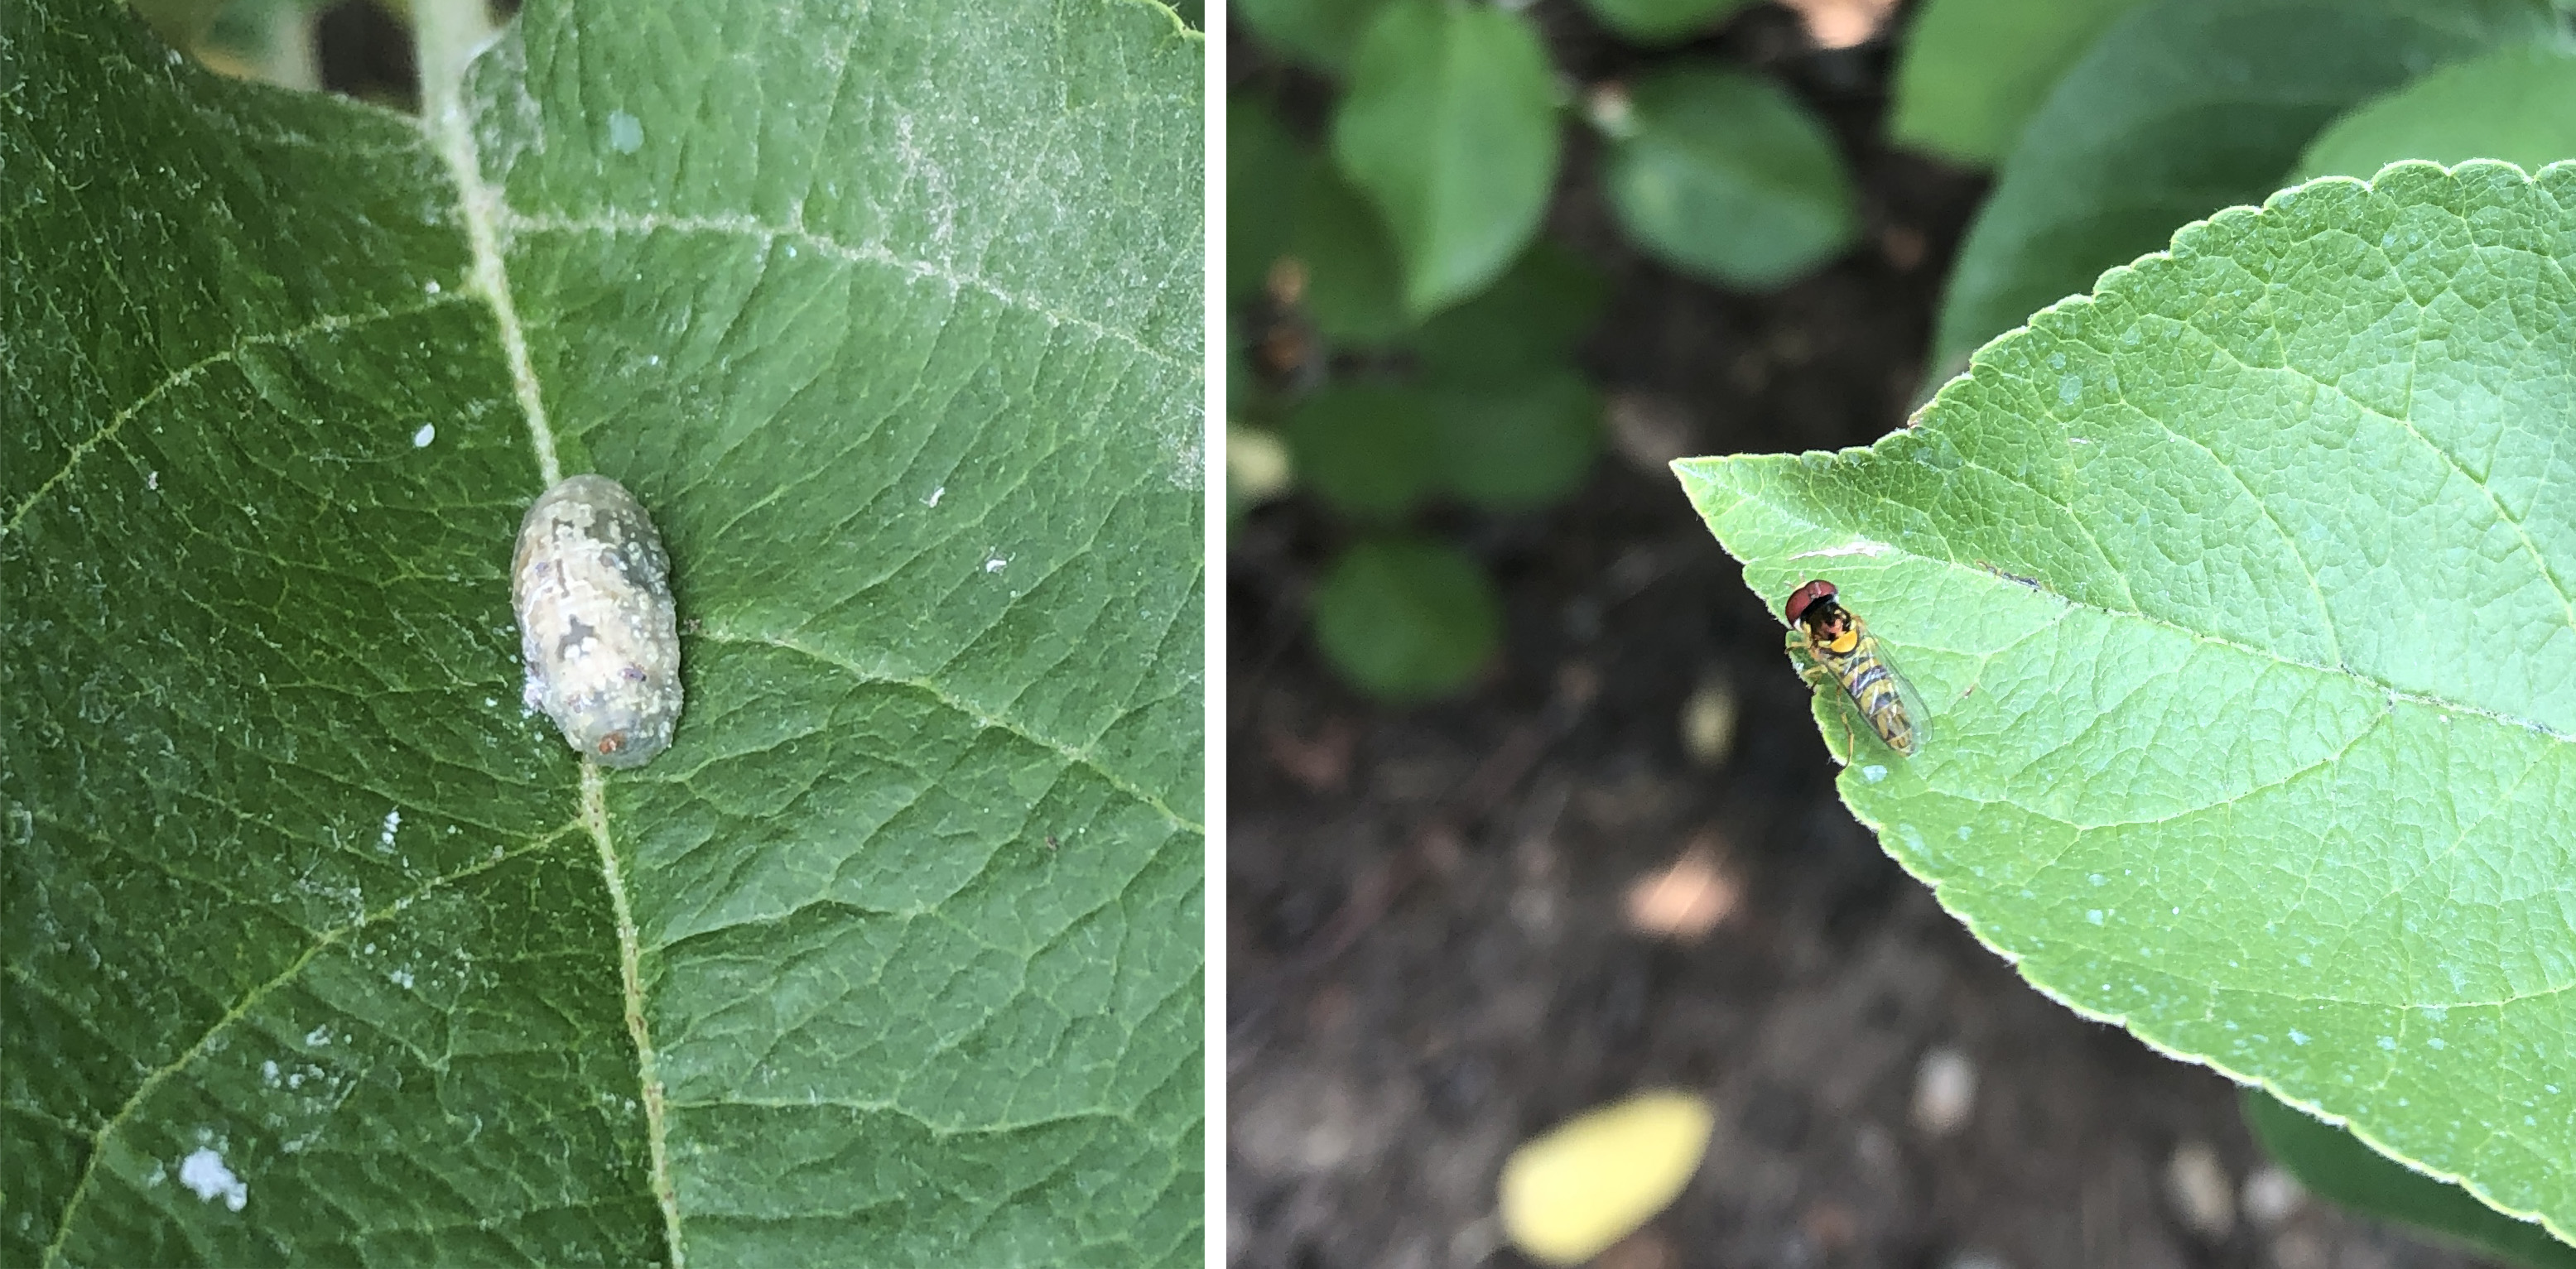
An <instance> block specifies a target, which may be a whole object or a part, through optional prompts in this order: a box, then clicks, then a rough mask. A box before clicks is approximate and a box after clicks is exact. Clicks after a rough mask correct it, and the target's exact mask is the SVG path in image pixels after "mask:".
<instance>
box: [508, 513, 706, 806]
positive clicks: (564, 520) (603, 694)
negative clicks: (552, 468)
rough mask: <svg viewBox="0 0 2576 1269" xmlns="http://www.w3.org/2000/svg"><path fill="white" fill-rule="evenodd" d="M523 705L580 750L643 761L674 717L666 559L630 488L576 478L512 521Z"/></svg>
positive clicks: (675, 671)
mask: <svg viewBox="0 0 2576 1269" xmlns="http://www.w3.org/2000/svg"><path fill="white" fill-rule="evenodd" d="M510 599H511V603H512V606H514V607H515V608H517V609H518V613H519V655H520V657H521V659H523V660H524V661H525V662H526V663H527V667H528V685H527V702H528V706H529V708H531V709H541V710H544V711H545V712H546V716H547V717H549V718H552V719H553V720H555V726H557V727H559V728H561V729H562V730H563V737H564V740H565V741H566V742H567V743H569V744H571V745H572V747H573V748H574V749H576V750H578V751H580V752H581V754H582V755H583V756H584V757H587V758H590V759H591V760H593V761H595V762H598V763H599V764H600V765H602V766H609V767H640V766H642V765H644V764H645V763H646V762H648V761H650V760H651V759H652V757H653V755H655V754H658V753H660V752H662V751H663V750H664V749H667V748H669V747H670V745H671V728H672V726H673V725H674V724H675V723H677V722H678V721H679V718H680V636H679V630H678V620H677V618H678V612H677V606H676V605H675V604H674V603H673V602H672V599H671V559H670V557H669V556H668V555H666V554H664V553H663V551H662V535H661V534H659V533H656V532H654V530H653V521H652V520H651V519H650V518H648V517H646V516H645V514H644V507H643V505H642V504H640V503H638V502H636V501H635V495H633V494H630V493H628V492H626V487H625V486H623V485H620V484H618V483H617V482H616V481H614V480H610V479H609V478H608V477H606V476H573V477H569V478H567V479H565V480H563V481H561V482H558V483H557V484H556V485H555V487H554V488H552V489H549V490H547V491H545V493H544V494H543V495H541V496H539V497H538V499H537V501H536V504H535V505H533V506H531V507H529V508H528V515H527V518H526V519H525V520H522V521H520V523H519V549H518V553H517V555H516V556H515V557H514V558H513V559H512V560H511V563H510Z"/></svg>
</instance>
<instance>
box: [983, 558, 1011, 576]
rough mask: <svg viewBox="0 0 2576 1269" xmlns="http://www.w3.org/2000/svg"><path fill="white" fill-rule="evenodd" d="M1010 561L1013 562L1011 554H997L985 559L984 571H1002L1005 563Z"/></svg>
mask: <svg viewBox="0 0 2576 1269" xmlns="http://www.w3.org/2000/svg"><path fill="white" fill-rule="evenodd" d="M1010 562H1011V560H1010V557H1009V556H1006V555H996V556H994V557H993V558H991V559H989V560H986V561H984V571H985V572H987V573H998V572H1001V571H1002V568H1003V566H1005V565H1007V564H1009V563H1010Z"/></svg>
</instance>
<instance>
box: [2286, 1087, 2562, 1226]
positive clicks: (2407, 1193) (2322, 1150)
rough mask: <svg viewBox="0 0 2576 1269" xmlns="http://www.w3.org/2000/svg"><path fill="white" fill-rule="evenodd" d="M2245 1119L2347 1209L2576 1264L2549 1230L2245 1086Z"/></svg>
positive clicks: (2303, 1176)
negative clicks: (2486, 1202) (2515, 1217)
mask: <svg viewBox="0 0 2576 1269" xmlns="http://www.w3.org/2000/svg"><path fill="white" fill-rule="evenodd" d="M2245 1122H2246V1124H2247V1125H2248V1126H2249V1127H2251V1128H2252V1129H2253V1130H2254V1135H2255V1137H2256V1139H2258V1140H2260V1141H2261V1142H2262V1143H2263V1149H2264V1151H2265V1152H2266V1153H2268V1154H2270V1155H2271V1156H2272V1157H2273V1158H2274V1159H2277V1160H2279V1161H2280V1163H2281V1166H2283V1167H2285V1168H2288V1169H2289V1170H2290V1173H2291V1175H2293V1176H2296V1177H2297V1178H2298V1179H2299V1181H2300V1183H2301V1184H2303V1185H2305V1186H2307V1187H2308V1188H2309V1189H2310V1190H2313V1191H2315V1192H2316V1193H2318V1194H2321V1195H2323V1196H2325V1197H2326V1198H2328V1199H2331V1200H2333V1201H2335V1202H2337V1203H2341V1204H2343V1205H2345V1206H2346V1207H2352V1208H2357V1209H2359V1210H2361V1211H2363V1212H2366V1213H2368V1214H2369V1215H2371V1216H2374V1217H2377V1218H2379V1219H2381V1220H2390V1221H2403V1222H2405V1223H2407V1224H2410V1225H2415V1226H2418V1227H2420V1228H2423V1229H2427V1230H2430V1231H2432V1232H2434V1233H2437V1234H2441V1235H2444V1236H2446V1237H2450V1238H2455V1239H2458V1240H2459V1241H2461V1242H2464V1243H2467V1244H2468V1245H2469V1246H2471V1247H2475V1248H2477V1249H2478V1250H2479V1251H2482V1252H2484V1253H2486V1254H2488V1255H2490V1256H2494V1257H2497V1258H2499V1259H2502V1260H2506V1261H2510V1262H2512V1263H2514V1264H2517V1265H2526V1266H2530V1269H2568V1267H2569V1266H2576V1247H2570V1246H2568V1245H2567V1244H2566V1243H2562V1242H2560V1241H2558V1240H2557V1239H2555V1238H2552V1237H2550V1236H2549V1233H2548V1231H2547V1230H2544V1229H2542V1228H2541V1227H2539V1226H2538V1225H2534V1224H2531V1223H2530V1222H2528V1221H2518V1220H2515V1219H2513V1218H2512V1217H2510V1216H2507V1215H2505V1214H2504V1213H2502V1212H2499V1211H2497V1210H2495V1209H2494V1208H2492V1207H2488V1206H2487V1205H2486V1204H2484V1203H2480V1202H2479V1201H2477V1200H2476V1199H2473V1198H2470V1197H2469V1195H2468V1192H2467V1191H2465V1190H2462V1189H2461V1188H2460V1187H2458V1186H2456V1185H2453V1184H2450V1183H2448V1182H2446V1181H2440V1180H2436V1179H2435V1178H2433V1177H2429V1176H2426V1175H2424V1174H2423V1173H2421V1172H2417V1171H2415V1170H2414V1169H2412V1168H2409V1167H2407V1166H2406V1165H2404V1164H2402V1163H2399V1162H2397V1161H2396V1160H2394V1159H2391V1158H2389V1157H2388V1156H2386V1155H2383V1154H2380V1153H2379V1152H2377V1151H2375V1150H2372V1149H2371V1148H2370V1147H2368V1146H2366V1145H2363V1144H2362V1143H2361V1142H2360V1141H2359V1140H2357V1139H2355V1138H2354V1137H2353V1135H2352V1134H2351V1133H2348V1132H2345V1131H2344V1130H2342V1129H2340V1128H2337V1127H2335V1126H2334V1125H2332V1124H2329V1123H2326V1122H2324V1121H2323V1120H2320V1119H2317V1118H2315V1117H2314V1116H2311V1115H2308V1114H2306V1113H2304V1112H2302V1111H2299V1110H2296V1109H2293V1108H2291V1107H2289V1106H2286V1105H2283V1104H2282V1103H2281V1101H2280V1099H2279V1098H2276V1097H2273V1096H2271V1095H2270V1094H2267V1093H2264V1092H2261V1091H2259V1090H2256V1089H2250V1088H2249V1089H2247V1090H2245Z"/></svg>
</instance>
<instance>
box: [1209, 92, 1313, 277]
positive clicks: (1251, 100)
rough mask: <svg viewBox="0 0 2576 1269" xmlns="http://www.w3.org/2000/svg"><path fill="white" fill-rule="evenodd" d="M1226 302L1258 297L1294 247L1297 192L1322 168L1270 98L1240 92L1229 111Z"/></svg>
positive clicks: (1227, 130) (1227, 109) (1226, 184)
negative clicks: (1309, 172) (1312, 170)
mask: <svg viewBox="0 0 2576 1269" xmlns="http://www.w3.org/2000/svg"><path fill="white" fill-rule="evenodd" d="M1225 153H1226V157H1225V290H1226V300H1227V302H1228V303H1232V304H1244V303H1249V302H1250V301H1252V300H1254V299H1256V298H1258V297H1259V296H1260V295H1261V288H1262V285H1263V283H1264V281H1265V280H1266V279H1267V277H1268V276H1269V273H1270V266H1271V265H1272V264H1273V263H1275V262H1276V261H1277V260H1278V259H1279V257H1281V256H1283V255H1286V254H1287V253H1288V251H1289V242H1290V239H1291V238H1292V236H1293V235H1294V234H1295V232H1296V225H1297V218H1296V214H1295V213H1296V207H1297V195H1298V191H1299V190H1300V189H1301V188H1302V187H1303V186H1304V184H1305V181H1306V171H1307V169H1308V168H1309V167H1313V166H1317V165H1318V164H1317V162H1316V160H1315V157H1314V156H1313V155H1312V154H1310V153H1308V152H1307V150H1306V148H1305V147H1304V146H1303V145H1300V144H1299V143H1298V141H1297V138H1296V137H1295V136H1293V135H1291V134H1290V133H1289V131H1288V125H1286V124H1284V123H1281V122H1280V121H1279V114H1278V112H1277V111H1275V110H1273V109H1271V106H1270V101H1269V99H1268V98H1265V97H1261V96H1258V95H1255V94H1251V93H1236V94H1235V95H1234V96H1233V97H1232V98H1231V99H1229V100H1228V101H1227V102H1226V115H1225Z"/></svg>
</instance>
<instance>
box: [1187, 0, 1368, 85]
mask: <svg viewBox="0 0 2576 1269" xmlns="http://www.w3.org/2000/svg"><path fill="white" fill-rule="evenodd" d="M1386 5H1387V0H1234V2H1233V3H1232V4H1230V5H1228V6H1227V7H1226V9H1227V12H1229V13H1231V14H1232V15H1233V16H1234V17H1235V18H1237V19H1239V20H1240V21H1241V22H1242V23H1243V25H1244V27H1245V29H1247V30H1249V31H1251V32H1252V34H1253V35H1254V36H1255V37H1257V38H1259V39H1260V40H1261V42H1263V43H1265V44H1268V45H1269V46H1270V47H1272V48H1273V49H1276V50H1278V51H1279V53H1280V55H1282V56H1284V57H1286V58H1288V59H1289V60H1291V61H1295V62H1299V63H1302V64H1304V65H1306V66H1309V67H1312V68H1314V69H1316V70H1320V71H1330V72H1335V73H1338V72H1340V71H1341V70H1342V68H1343V67H1344V66H1346V65H1348V64H1349V63H1350V60H1351V50H1352V49H1353V48H1355V47H1357V46H1358V44H1359V41H1360V33H1361V32H1363V31H1366V30H1367V29H1368V24H1369V19H1371V18H1374V17H1376V16H1377V14H1378V11H1379V10H1380V9H1383V8H1385V7H1386Z"/></svg>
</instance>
